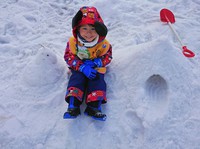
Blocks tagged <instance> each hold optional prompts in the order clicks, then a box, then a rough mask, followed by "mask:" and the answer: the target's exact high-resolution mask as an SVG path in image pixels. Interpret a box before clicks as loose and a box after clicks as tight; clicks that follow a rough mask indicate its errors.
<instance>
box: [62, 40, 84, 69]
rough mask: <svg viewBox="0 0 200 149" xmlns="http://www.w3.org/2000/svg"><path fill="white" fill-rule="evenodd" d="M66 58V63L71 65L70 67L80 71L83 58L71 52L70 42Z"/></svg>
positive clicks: (66, 50)
mask: <svg viewBox="0 0 200 149" xmlns="http://www.w3.org/2000/svg"><path fill="white" fill-rule="evenodd" d="M64 59H65V61H66V63H67V64H68V65H69V67H70V68H71V69H73V70H76V71H78V70H79V67H80V66H81V65H82V64H83V62H82V60H80V59H79V58H78V57H77V56H76V55H75V54H73V53H72V52H71V49H70V46H69V42H67V47H66V49H65V54H64Z"/></svg>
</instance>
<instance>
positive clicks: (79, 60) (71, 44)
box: [64, 36, 112, 74]
mask: <svg viewBox="0 0 200 149" xmlns="http://www.w3.org/2000/svg"><path fill="white" fill-rule="evenodd" d="M104 38H105V37H101V36H100V37H99V41H98V43H97V44H96V45H95V46H93V47H90V48H86V47H85V46H83V45H82V44H81V43H80V42H78V40H77V38H75V37H70V39H69V41H68V42H67V47H66V50H65V54H64V59H65V61H66V62H67V64H68V65H69V67H70V68H71V69H73V70H76V71H79V67H80V66H81V65H82V64H83V61H84V60H85V59H90V60H93V59H95V58H101V60H102V63H103V66H102V67H98V68H95V69H96V70H97V71H98V72H99V73H103V74H104V73H106V66H107V65H108V64H109V63H110V62H111V60H112V46H111V45H110V43H109V42H108V41H107V40H106V39H104Z"/></svg>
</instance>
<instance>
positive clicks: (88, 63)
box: [84, 59, 96, 68]
mask: <svg viewBox="0 0 200 149" xmlns="http://www.w3.org/2000/svg"><path fill="white" fill-rule="evenodd" d="M84 64H86V65H89V66H90V67H92V68H94V67H96V64H95V63H94V62H93V61H92V60H89V59H88V60H85V61H84Z"/></svg>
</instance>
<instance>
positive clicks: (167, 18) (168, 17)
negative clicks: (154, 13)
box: [160, 8, 175, 23]
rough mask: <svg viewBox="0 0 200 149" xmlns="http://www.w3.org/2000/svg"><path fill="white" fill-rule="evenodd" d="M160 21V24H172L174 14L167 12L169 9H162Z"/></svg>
mask: <svg viewBox="0 0 200 149" xmlns="http://www.w3.org/2000/svg"><path fill="white" fill-rule="evenodd" d="M160 20H161V21H162V22H167V23H168V22H171V23H174V22H175V17H174V14H173V13H172V12H171V11H170V10H169V9H166V8H164V9H162V10H161V11H160Z"/></svg>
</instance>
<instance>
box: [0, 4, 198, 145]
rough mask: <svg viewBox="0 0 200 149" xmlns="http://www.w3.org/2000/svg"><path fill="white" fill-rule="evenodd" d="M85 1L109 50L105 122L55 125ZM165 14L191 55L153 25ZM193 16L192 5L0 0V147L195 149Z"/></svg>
mask: <svg viewBox="0 0 200 149" xmlns="http://www.w3.org/2000/svg"><path fill="white" fill-rule="evenodd" d="M84 5H89V6H96V7H97V8H98V10H99V12H100V14H101V15H102V17H103V19H104V21H105V24H106V25H107V27H108V29H109V33H108V35H107V39H108V40H109V41H110V43H111V44H112V46H113V58H114V59H113V61H112V64H111V65H110V66H109V72H108V73H107V75H106V81H107V85H108V91H107V97H108V104H106V105H105V106H104V107H103V111H104V112H105V113H106V114H107V116H108V119H107V121H106V122H99V121H95V120H92V119H90V118H89V117H86V116H84V115H81V116H80V117H79V118H77V119H76V120H63V119H62V116H63V113H64V112H65V111H66V109H67V104H66V103H65V101H64V96H65V91H66V86H67V82H68V73H67V72H68V70H67V66H66V64H65V62H64V59H63V54H64V50H65V46H66V42H67V40H68V38H69V37H70V36H71V35H72V33H71V19H72V17H73V16H74V15H75V13H76V12H77V11H78V9H79V8H80V7H81V6H84ZM162 8H168V9H170V10H171V11H173V13H174V14H175V17H176V23H175V24H173V27H174V28H175V30H176V31H177V32H178V34H179V35H180V37H181V39H182V41H183V43H185V44H186V45H187V46H188V48H189V49H191V50H192V51H193V52H194V53H195V54H196V56H195V57H194V58H191V59H188V58H186V57H184V56H183V54H182V53H181V49H180V45H179V43H178V41H177V40H176V38H175V36H174V34H173V33H172V32H171V30H170V28H169V26H168V25H167V24H164V23H161V22H160V15H159V13H160V10H161V9H162ZM199 16H200V2H199V0H176V1H173V0H164V1H160V0H145V1H141V0H109V1H107V0H98V1H97V0H77V1H75V0H49V1H47V0H28V1H27V0H1V1H0V148H1V149H107V148H109V149H133V148H134V149H200V135H199V134H200V108H199V107H200V100H199V99H200V85H199V82H200V68H199V66H200V52H199V50H200V49H199V47H200V40H199V39H200V27H199V26H200V17H199ZM84 108H85V105H83V106H82V109H81V110H82V111H83V110H84Z"/></svg>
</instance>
